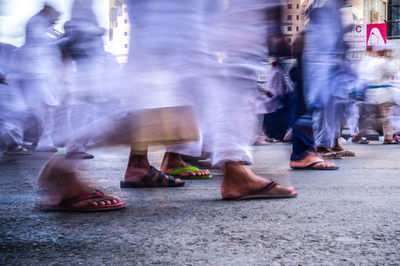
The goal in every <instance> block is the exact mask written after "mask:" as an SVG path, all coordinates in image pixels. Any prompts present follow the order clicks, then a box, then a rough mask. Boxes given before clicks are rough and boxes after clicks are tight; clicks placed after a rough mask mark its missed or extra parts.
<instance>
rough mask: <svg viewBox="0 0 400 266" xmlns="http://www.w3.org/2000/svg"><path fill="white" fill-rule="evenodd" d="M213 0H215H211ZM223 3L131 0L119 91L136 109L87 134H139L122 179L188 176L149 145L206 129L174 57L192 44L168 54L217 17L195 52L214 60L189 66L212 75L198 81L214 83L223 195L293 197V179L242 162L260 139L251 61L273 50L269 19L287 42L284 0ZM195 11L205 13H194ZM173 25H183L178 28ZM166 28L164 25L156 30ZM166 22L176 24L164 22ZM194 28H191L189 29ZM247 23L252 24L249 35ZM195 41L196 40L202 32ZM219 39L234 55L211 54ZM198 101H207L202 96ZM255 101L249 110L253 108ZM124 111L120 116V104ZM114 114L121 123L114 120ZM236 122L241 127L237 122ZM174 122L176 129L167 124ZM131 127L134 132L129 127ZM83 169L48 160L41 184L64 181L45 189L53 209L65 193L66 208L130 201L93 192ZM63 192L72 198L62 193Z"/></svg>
mask: <svg viewBox="0 0 400 266" xmlns="http://www.w3.org/2000/svg"><path fill="white" fill-rule="evenodd" d="M172 3H173V4H174V5H172ZM206 3H207V4H209V5H210V6H208V5H205V4H206ZM219 4H220V3H215V2H214V1H210V2H197V1H192V2H180V1H172V2H171V1H170V2H168V5H166V4H165V2H163V1H133V0H132V1H128V9H129V14H130V15H129V16H130V18H131V19H132V21H133V23H132V24H133V26H134V27H132V28H131V33H132V34H131V40H132V38H135V40H136V42H131V43H132V44H133V45H132V46H131V49H130V52H129V53H130V54H129V60H128V65H127V68H126V71H127V72H126V73H127V75H126V76H125V79H123V84H124V86H125V87H124V88H125V89H124V90H120V91H119V96H120V97H121V99H123V107H124V108H123V110H129V112H128V113H125V115H123V117H124V119H125V120H124V119H120V121H116V120H115V118H116V117H115V116H112V115H111V114H110V118H109V119H102V120H100V121H98V123H96V122H95V123H94V125H92V126H90V125H89V126H88V127H87V128H86V130H83V133H82V135H83V136H84V135H85V134H87V133H88V132H91V131H92V130H93V129H94V128H96V129H97V130H98V129H102V133H103V136H104V137H105V139H106V141H107V139H108V141H116V142H121V141H122V140H123V139H124V138H127V140H128V141H129V142H131V143H132V145H131V157H130V160H129V163H128V169H127V172H126V174H125V178H124V181H122V182H121V186H122V187H146V186H164V187H171V186H182V185H183V184H184V182H182V181H181V180H180V179H179V178H176V179H174V178H173V177H172V176H169V175H165V174H164V173H162V172H160V171H159V170H157V169H155V168H154V167H151V166H150V164H149V163H148V159H147V155H146V154H147V146H148V144H149V143H151V142H152V141H154V140H157V139H158V140H159V141H160V142H162V143H175V142H178V141H179V142H180V143H182V142H187V141H197V140H198V139H199V133H198V132H197V131H198V129H197V130H196V125H197V122H196V120H195V119H196V116H195V113H196V112H195V111H194V110H195V109H193V108H192V107H191V106H193V105H190V103H191V102H192V99H190V98H188V97H187V94H186V93H185V92H186V89H187V88H182V87H181V86H179V84H180V82H179V80H180V79H179V77H181V76H180V75H179V74H182V75H184V74H185V73H176V72H175V69H176V68H175V67H176V66H175V64H181V63H182V62H185V57H188V56H193V54H189V53H183V54H181V56H182V59H183V60H184V61H175V60H174V61H169V60H168V59H170V57H169V56H173V55H174V51H173V50H174V49H177V50H179V49H181V47H180V45H179V44H181V42H180V41H182V38H184V37H185V33H188V34H190V36H196V35H197V34H199V35H201V34H206V32H205V29H209V27H204V26H205V25H207V26H212V25H214V26H215V27H216V28H215V30H214V31H213V33H212V34H210V35H208V36H203V37H204V40H205V43H206V44H207V45H208V47H207V48H206V49H205V50H204V51H207V52H208V54H207V53H202V52H200V53H198V54H196V56H198V57H197V59H199V60H201V61H200V62H201V63H203V64H207V66H209V67H206V68H204V65H203V66H201V65H202V64H199V65H195V66H192V65H190V66H189V65H187V67H188V69H190V70H194V71H195V70H197V71H198V74H199V75H200V76H201V77H203V76H204V77H206V79H207V81H209V83H208V85H212V86H210V87H197V88H198V89H204V90H207V92H211V93H209V94H208V95H207V97H206V98H204V99H203V101H204V102H206V101H209V102H210V103H209V105H207V107H209V108H210V109H209V110H210V111H211V112H209V113H208V114H210V115H211V116H207V117H206V118H205V119H206V121H207V122H208V123H210V124H208V126H209V127H210V131H209V132H210V136H212V139H210V140H209V143H208V146H209V147H210V150H211V152H212V158H211V159H212V162H213V163H214V164H215V165H221V166H222V167H223V169H224V179H223V182H222V185H221V194H222V198H223V199H229V200H241V199H252V198H287V197H295V196H296V195H297V192H295V191H294V189H293V188H290V187H284V186H280V185H278V184H277V183H276V182H273V181H269V180H266V179H264V178H262V177H259V176H257V175H255V174H254V173H252V172H251V171H250V170H249V169H247V168H246V167H245V166H244V165H243V164H242V162H241V161H242V159H243V157H245V156H248V155H249V151H250V145H251V144H252V142H253V141H254V132H253V131H252V130H248V129H249V128H255V127H254V126H251V127H246V126H245V125H247V124H249V125H254V124H253V123H254V117H253V116H254V108H253V106H252V105H251V99H252V96H253V93H254V89H255V87H256V79H255V78H254V75H255V71H254V69H253V67H252V65H253V64H254V63H255V62H259V59H261V57H263V56H265V55H266V54H265V53H266V52H267V51H266V47H265V43H266V41H267V36H266V31H267V28H268V27H270V30H271V31H268V32H269V34H270V35H269V37H270V39H269V40H270V41H271V42H272V43H273V44H274V45H273V46H270V48H271V51H272V52H275V53H279V52H284V49H283V51H282V49H281V48H282V47H287V45H285V43H284V41H283V40H284V39H283V34H282V33H281V31H280V14H281V11H280V4H279V3H275V2H274V1H271V2H268V3H265V2H264V1H258V0H247V1H244V2H243V1H231V2H230V3H229V5H228V6H223V7H221V6H219ZM193 5H194V6H199V5H200V6H202V7H203V8H204V9H200V10H201V11H202V12H201V13H197V12H199V9H196V8H192V7H193ZM165 10H168V12H165ZM267 10H268V11H269V12H268V14H269V15H270V16H269V17H268V18H269V21H268V25H266V20H265V18H266V17H265V15H266V12H265V11H267ZM165 14H167V15H166V16H165V18H164V19H165V20H164V21H163V22H164V24H160V23H154V22H158V21H159V19H160V18H163V15H165ZM172 15H174V16H172ZM206 15H212V16H213V19H210V20H209V21H203V20H206V18H207V16H206ZM249 17H250V18H251V19H250V20H248V18H249ZM170 18H174V19H173V20H170ZM197 19H200V21H196V20H197ZM184 22H185V23H184ZM204 23H206V24H204ZM207 23H210V24H207ZM214 23H215V24H214ZM243 23H244V25H243ZM176 26H178V27H177V28H175V27H176ZM243 26H245V27H243ZM267 26H268V27H267ZM161 29H163V30H164V31H159V30H161ZM167 29H174V31H170V30H169V31H166V30H167ZM190 29H192V30H194V31H191V32H186V30H190ZM244 32H246V33H247V34H246V35H244V34H243V33H244ZM156 33H159V34H156ZM249 33H250V34H249ZM193 34H194V35H193ZM262 34H264V35H262ZM238 36H246V38H242V37H240V38H238ZM249 36H251V38H249ZM200 38H201V36H200ZM184 40H185V41H187V40H190V38H188V39H184ZM232 40H234V41H232ZM192 41H194V42H196V41H198V39H197V38H195V39H193V40H192ZM274 48H275V49H274ZM220 49H223V50H224V51H226V53H227V59H226V61H225V62H224V63H223V64H221V65H219V64H218V62H217V61H216V60H214V59H213V57H212V56H210V55H211V54H213V52H214V51H219V50H220ZM253 52H254V54H253ZM256 54H259V56H258V55H256ZM175 59H176V58H175ZM186 62H188V61H186ZM161 63H163V64H161ZM197 67H199V68H197ZM180 69H182V68H180ZM177 74H178V75H177ZM132 88H133V89H132ZM203 95H206V94H203ZM133 96H134V97H133ZM243 100H244V101H243ZM232 103H237V104H235V105H233V104H232ZM239 103H240V104H239ZM193 107H194V108H200V109H201V108H204V106H201V105H195V106H193ZM248 110H250V112H246V111H248ZM192 113H193V115H192ZM118 115H119V116H121V113H118ZM249 115H250V116H251V117H250V119H248V116H249ZM113 122H114V124H113ZM115 123H116V124H118V123H120V125H119V126H115ZM238 123H239V124H240V125H241V128H240V127H238V126H237V125H238ZM170 128H172V129H173V130H169V129H170ZM155 129H156V130H155ZM124 131H125V132H126V131H127V132H128V134H124ZM166 133H168V134H166ZM76 136H77V135H76ZM123 136H125V137H123ZM103 143H107V142H103ZM70 162H72V161H70ZM130 163H132V164H130ZM78 177H79V172H78V171H77V170H76V167H72V166H71V167H68V163H65V159H63V158H61V157H57V156H54V157H53V158H52V159H50V160H49V162H48V163H47V164H46V166H45V168H44V170H43V171H42V173H41V175H40V177H39V180H38V184H39V185H40V186H41V188H42V189H44V190H45V191H46V189H47V191H48V190H49V188H57V189H55V190H54V191H55V192H54V193H51V192H50V193H49V192H47V195H46V196H48V197H50V198H52V199H53V201H52V202H53V203H54V206H55V208H56V209H57V208H63V206H64V202H65V201H67V203H66V205H67V206H68V209H69V210H94V209H95V210H106V209H119V208H121V207H123V206H122V205H124V203H121V202H120V201H119V199H118V198H116V197H108V196H105V195H104V194H102V193H101V195H97V196H96V195H94V194H93V196H95V197H96V198H92V197H87V196H86V194H87V193H89V194H91V193H95V192H94V189H93V188H91V186H88V185H87V184H85V183H82V181H79V182H77V181H76V180H79V179H78ZM60 187H61V189H59V188H60ZM82 193H84V195H85V197H83V198H82V196H80V194H82ZM66 194H68V197H70V198H73V199H74V200H72V201H71V200H68V199H65V198H66V197H67V196H66ZM77 204H79V206H78V205H77Z"/></svg>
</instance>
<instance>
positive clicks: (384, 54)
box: [353, 46, 399, 145]
mask: <svg viewBox="0 0 400 266" xmlns="http://www.w3.org/2000/svg"><path fill="white" fill-rule="evenodd" d="M395 73H396V66H395V64H394V62H393V61H392V60H391V57H390V49H387V48H386V47H385V46H373V47H372V52H371V53H370V56H368V57H367V58H365V59H364V60H363V61H362V70H361V75H362V76H363V77H364V81H365V83H366V84H367V87H366V90H365V98H366V99H365V100H366V105H368V106H369V109H370V110H369V112H368V110H367V108H368V106H364V107H363V108H362V109H361V110H362V111H364V113H363V114H362V115H361V116H360V120H359V131H358V133H357V134H356V135H354V136H353V140H354V141H359V140H360V139H361V138H362V137H364V135H365V133H366V131H367V130H368V129H371V128H372V129H376V130H377V131H378V132H380V131H381V130H382V131H383V135H384V140H383V144H385V145H386V144H399V142H398V141H397V140H395V139H393V125H392V122H391V120H390V116H391V113H392V108H393V105H394V99H393V96H392V85H391V83H392V78H393V76H394V75H395Z"/></svg>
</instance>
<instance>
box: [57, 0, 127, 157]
mask: <svg viewBox="0 0 400 266" xmlns="http://www.w3.org/2000/svg"><path fill="white" fill-rule="evenodd" d="M64 29H65V35H64V38H63V40H62V42H61V49H62V51H63V53H64V54H65V56H66V57H67V58H69V60H66V63H69V64H70V66H69V67H70V68H72V67H73V68H74V70H73V71H71V72H70V73H71V77H70V78H71V84H70V90H69V95H68V98H69V101H68V111H69V124H70V127H71V134H72V135H74V132H75V131H76V130H77V129H79V128H81V127H82V126H83V125H85V124H87V123H88V122H89V120H94V119H96V117H95V116H96V115H98V116H100V117H101V116H103V115H104V114H106V113H108V112H109V111H110V109H113V108H116V107H115V106H114V105H118V100H117V99H116V100H114V101H113V99H112V97H109V96H110V95H105V91H106V90H107V86H110V83H111V80H112V79H117V78H118V77H117V73H118V72H117V71H118V69H119V65H118V63H117V62H116V60H115V59H114V58H113V57H112V55H111V54H108V53H106V52H105V51H104V43H103V40H102V36H103V35H104V33H105V30H104V29H103V28H101V27H99V25H98V22H97V19H96V17H95V14H94V12H93V9H92V1H91V0H75V1H74V3H73V5H72V11H71V20H69V21H67V22H66V23H65V25H64ZM72 64H73V66H72ZM104 66H107V68H106V67H104ZM82 110H84V112H82ZM93 134H95V132H93ZM90 138H91V136H87V139H81V142H79V143H77V142H68V143H67V147H66V148H67V157H68V158H71V159H72V158H76V159H93V158H94V156H93V155H92V154H89V153H87V152H86V145H87V144H88V142H89V141H90Z"/></svg>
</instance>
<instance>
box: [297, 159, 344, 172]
mask: <svg viewBox="0 0 400 266" xmlns="http://www.w3.org/2000/svg"><path fill="white" fill-rule="evenodd" d="M320 163H324V161H316V162H313V163H311V164H309V165H307V166H304V167H291V168H292V169H294V170H337V169H339V167H338V166H333V167H321V166H320V167H315V165H318V164H320Z"/></svg>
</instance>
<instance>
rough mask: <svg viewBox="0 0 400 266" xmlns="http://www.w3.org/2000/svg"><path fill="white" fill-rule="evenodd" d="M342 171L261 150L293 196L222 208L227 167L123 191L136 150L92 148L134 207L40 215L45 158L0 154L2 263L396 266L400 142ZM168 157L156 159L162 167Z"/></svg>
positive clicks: (102, 173) (94, 172)
mask: <svg viewBox="0 0 400 266" xmlns="http://www.w3.org/2000/svg"><path fill="white" fill-rule="evenodd" d="M346 147H347V148H351V149H352V150H354V151H356V153H357V157H356V158H347V159H342V160H337V161H336V162H337V164H338V165H339V166H340V169H339V171H293V170H289V168H288V157H289V152H290V148H291V147H290V145H287V144H273V145H270V146H265V147H256V152H255V162H254V165H253V166H252V168H253V169H254V171H255V172H257V173H258V174H260V175H262V176H265V177H267V178H274V179H276V180H277V181H278V182H281V183H283V184H287V185H291V184H292V185H294V186H295V188H296V189H297V191H298V192H299V196H298V198H297V199H284V200H253V201H243V202H229V201H222V200H221V198H220V194H219V186H220V183H221V175H220V172H218V171H215V170H213V171H214V174H216V176H215V178H214V179H212V180H196V181H187V183H186V186H185V187H183V188H174V189H165V188H164V189H120V188H119V181H120V179H121V177H122V175H123V173H124V169H125V166H126V162H127V154H128V148H126V147H116V148H115V147H114V148H101V149H96V150H93V153H94V154H95V156H96V158H95V159H94V160H87V161H85V162H84V165H83V168H84V169H85V170H86V172H87V173H88V174H90V175H91V176H93V177H95V178H94V179H93V180H94V182H96V184H97V186H98V187H99V188H101V189H104V190H105V192H107V193H109V194H113V195H117V196H120V197H121V198H122V199H123V200H124V201H126V202H127V206H128V207H127V208H126V209H125V210H122V211H117V212H106V213H89V214H84V213H51V212H50V213H49V212H40V211H37V210H35V208H34V204H35V201H36V200H37V195H36V194H35V192H34V186H35V179H36V175H37V174H38V172H39V170H40V168H41V167H42V166H43V164H44V162H45V160H46V158H48V157H49V155H48V154H46V153H36V154H35V155H33V156H27V157H18V158H17V157H15V158H6V157H0V177H1V182H0V202H1V204H0V255H1V256H0V264H1V265H12V264H18V265H24V264H32V265H48V264H72V265H77V264H83V265H99V264H105V265H112V264H113V265H141V264H143V265H149V264H161V265H390V264H393V265H399V264H400V169H399V167H400V165H399V164H398V158H399V155H400V146H383V145H371V144H370V145H357V144H352V145H347V146H346ZM161 158H162V152H152V153H151V161H152V163H153V164H154V165H156V166H159V164H160V160H161Z"/></svg>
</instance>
